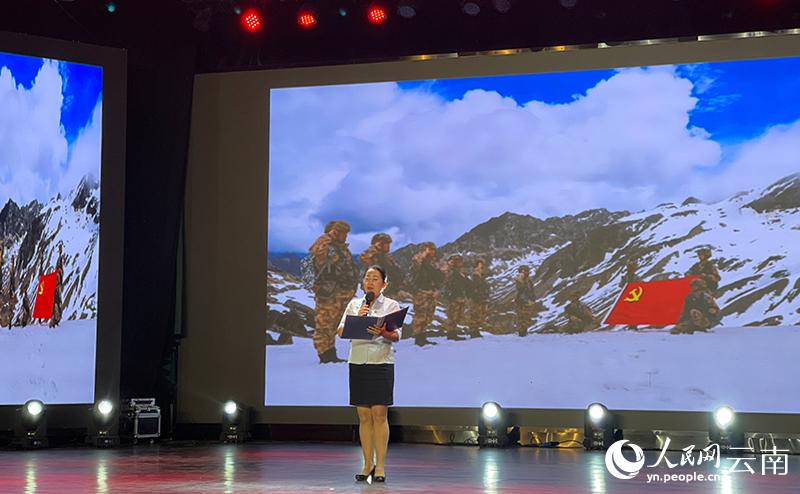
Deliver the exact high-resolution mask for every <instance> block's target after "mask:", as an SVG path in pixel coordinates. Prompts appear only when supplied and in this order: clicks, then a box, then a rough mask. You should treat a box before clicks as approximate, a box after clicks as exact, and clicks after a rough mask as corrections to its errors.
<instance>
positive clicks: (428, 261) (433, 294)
mask: <svg viewBox="0 0 800 494" xmlns="http://www.w3.org/2000/svg"><path fill="white" fill-rule="evenodd" d="M443 277H444V276H443V275H442V272H441V271H440V270H439V268H438V267H437V266H436V245H435V244H434V243H433V242H423V243H421V244H420V246H419V251H418V252H417V253H416V254H415V255H414V257H413V259H412V260H411V273H410V279H409V285H410V287H411V288H412V289H413V291H414V293H413V303H414V319H413V321H411V329H412V333H413V334H414V342H415V344H417V345H418V346H425V345H435V343H434V342H432V341H430V340H428V339H427V337H426V333H425V331H426V330H427V329H428V327H429V326H430V325H431V323H432V322H433V316H434V314H435V313H436V298H437V290H438V289H439V287H440V286H441V284H442V279H443Z"/></svg>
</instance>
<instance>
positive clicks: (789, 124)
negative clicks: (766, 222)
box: [268, 58, 800, 251]
mask: <svg viewBox="0 0 800 494" xmlns="http://www.w3.org/2000/svg"><path fill="white" fill-rule="evenodd" d="M797 74H800V59H797V58H789V59H770V60H755V61H739V62H720V63H707V64H693V65H678V66H660V67H645V68H628V69H620V70H600V71H585V72H573V73H553V74H539V75H522V76H502V77H487V78H474V79H456V80H437V81H421V82H404V83H399V84H397V83H379V84H359V85H348V86H327V87H312V88H290V89H279V90H273V92H272V95H271V102H272V103H271V105H272V106H271V126H270V128H271V132H272V135H271V139H270V195H269V221H270V225H269V239H268V243H269V250H270V251H304V250H305V249H306V248H307V246H308V245H309V244H310V242H311V241H313V239H314V238H315V237H316V236H317V235H318V234H319V231H320V229H321V226H322V225H323V224H324V222H325V221H327V220H329V219H333V218H343V219H347V220H349V221H350V222H351V224H352V225H353V233H352V234H351V237H350V241H351V244H352V245H353V248H354V249H356V250H357V249H359V248H361V247H363V245H365V244H366V243H367V242H368V239H369V237H370V236H371V235H372V234H373V233H375V232H377V231H388V232H390V233H392V234H393V235H394V236H395V237H396V243H395V245H394V247H398V246H401V245H403V244H405V243H407V242H420V241H424V240H433V241H435V242H437V243H444V242H448V241H451V240H453V239H455V238H457V237H458V236H459V235H461V234H463V233H464V232H466V231H468V230H469V229H471V228H472V227H474V226H475V225H477V224H479V223H481V222H483V221H486V220H487V219H489V218H491V217H493V216H497V215H499V214H502V213H503V212H505V211H512V212H516V213H523V214H532V215H534V216H537V217H548V216H553V215H563V214H573V213H577V212H580V211H582V210H585V209H589V208H594V207H606V208H608V209H612V210H621V209H627V210H639V209H646V208H650V207H653V206H655V205H656V204H659V203H662V202H667V201H680V200H682V199H684V198H686V197H687V196H689V195H694V196H697V197H700V198H701V199H704V200H708V201H714V200H720V199H724V198H726V197H728V196H730V195H732V194H734V193H736V192H738V191H740V190H745V189H749V188H752V187H762V186H766V185H769V183H772V182H773V181H775V180H777V179H779V178H781V177H783V176H785V175H788V174H791V173H796V172H800V160H798V159H797V158H796V156H797V154H798V153H797V150H798V149H800V102H799V101H798V98H797V96H796V95H797V94H800V77H798V76H797ZM382 187H385V188H390V189H391V190H392V199H391V200H386V201H377V202H379V203H381V206H380V207H379V208H377V210H376V207H375V204H376V199H375V192H376V190H375V189H380V188H382ZM370 190H372V191H373V192H372V193H370V192H369V191H370Z"/></svg>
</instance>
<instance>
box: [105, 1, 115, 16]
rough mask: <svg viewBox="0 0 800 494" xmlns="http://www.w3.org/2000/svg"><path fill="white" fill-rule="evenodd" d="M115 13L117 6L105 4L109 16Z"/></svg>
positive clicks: (112, 3)
mask: <svg viewBox="0 0 800 494" xmlns="http://www.w3.org/2000/svg"><path fill="white" fill-rule="evenodd" d="M116 11H117V4H116V3H114V2H108V3H107V4H106V12H108V13H109V14H113V13H114V12H116Z"/></svg>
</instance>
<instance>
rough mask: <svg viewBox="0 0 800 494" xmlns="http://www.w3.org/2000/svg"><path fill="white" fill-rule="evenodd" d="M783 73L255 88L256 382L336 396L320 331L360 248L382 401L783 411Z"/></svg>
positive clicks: (793, 174)
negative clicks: (387, 337) (384, 352)
mask: <svg viewBox="0 0 800 494" xmlns="http://www.w3.org/2000/svg"><path fill="white" fill-rule="evenodd" d="M798 74H800V59H796V58H782V59H763V60H752V61H729V62H710V63H697V64H691V65H670V66H649V67H633V68H619V69H609V70H595V71H581V72H569V73H549V74H536V75H514V76H499V77H485V78H471V79H447V80H427V81H418V82H400V83H395V82H386V83H370V84H354V85H340V86H319V87H294V88H281V89H273V90H272V91H271V96H270V101H271V103H270V136H269V150H270V153H269V160H270V161H269V191H268V205H265V206H267V207H268V238H267V255H268V272H267V278H266V280H265V281H266V283H267V286H268V300H266V301H265V302H266V309H267V311H268V327H267V328H266V332H267V335H266V336H267V354H266V370H265V371H266V390H265V404H266V405H267V406H273V405H313V406H332V405H347V403H348V365H347V363H345V362H337V361H336V360H345V359H346V358H347V355H348V349H349V342H348V341H346V340H342V339H339V338H336V337H334V335H333V334H332V332H333V331H335V327H336V326H337V325H338V322H339V318H340V317H341V314H342V311H343V310H344V304H346V302H347V300H349V299H350V297H363V296H364V293H363V291H362V289H361V287H360V276H361V274H362V273H363V271H364V269H365V267H366V266H367V265H368V264H379V265H382V266H383V267H384V268H385V269H386V270H387V271H388V273H389V286H388V288H387V290H386V292H385V295H386V296H389V297H390V298H394V299H396V300H398V301H399V302H400V305H401V306H403V307H406V306H407V307H409V308H410V312H409V317H408V318H407V320H406V325H405V326H404V328H403V335H402V339H401V340H400V341H399V343H396V344H395V345H394V346H395V349H396V355H395V360H396V364H395V368H396V369H395V372H396V378H395V400H394V404H395V405H397V406H411V407H476V406H480V404H481V403H483V402H484V401H487V400H493V401H496V402H498V403H500V404H501V405H502V406H504V407H522V408H577V409H580V408H584V407H586V406H587V405H588V404H589V403H591V402H593V401H600V402H602V403H604V404H605V405H607V406H608V407H609V408H614V409H631V410H698V411H699V410H709V409H712V408H713V407H714V406H716V405H719V404H723V403H725V404H729V405H731V406H732V407H734V408H735V409H737V410H741V411H751V412H797V411H798V410H799V409H798V407H799V406H800V405H798V404H800V387H798V386H797V385H796V383H795V376H796V375H797V371H798V366H797V363H796V362H797V358H796V354H797V348H799V347H800V328H798V325H800V297H798V294H800V248H798V246H800V174H799V173H800V98H798V97H797V95H798V94H800V76H798ZM326 231H327V233H326ZM320 242H321V243H320ZM312 245H316V246H317V248H316V249H314V248H311V247H312ZM319 246H324V248H322V249H320V248H319ZM320 252H324V253H325V254H323V255H319V253H320ZM354 273H355V274H354ZM332 348H335V350H332Z"/></svg>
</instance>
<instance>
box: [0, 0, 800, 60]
mask: <svg viewBox="0 0 800 494" xmlns="http://www.w3.org/2000/svg"><path fill="white" fill-rule="evenodd" d="M493 1H494V0H476V3H478V4H479V5H480V6H481V7H482V8H481V13H480V14H479V15H477V16H475V17H470V16H468V15H466V14H464V13H463V12H462V9H461V6H462V1H461V0H418V1H417V2H416V4H417V6H418V8H417V15H416V16H415V17H414V18H412V19H405V18H402V17H400V16H398V15H397V7H398V4H399V0H384V1H382V2H378V3H381V4H382V5H384V6H385V7H386V9H387V11H388V12H389V14H390V16H389V20H388V21H387V22H386V23H385V24H383V25H381V26H373V25H370V24H369V23H368V22H366V19H365V11H366V8H367V6H368V5H370V4H371V3H373V2H372V1H369V0H320V1H317V2H307V1H301V0H242V1H234V0H115V2H114V3H115V4H116V7H117V8H116V11H115V12H114V13H109V12H108V11H107V9H106V5H107V3H108V1H107V0H25V1H16V2H12V1H8V0H7V1H5V2H3V4H4V5H3V6H2V7H0V30H5V31H13V32H23V33H29V34H36V35H41V36H49V37H54V38H61V39H69V40H76V41H83V42H88V43H94V44H101V45H111V46H119V47H125V48H128V49H129V50H139V51H140V52H141V53H143V54H146V53H151V52H153V51H157V50H159V49H160V48H163V47H171V46H174V45H176V44H179V45H192V46H193V47H194V48H195V49H194V50H192V51H193V52H194V53H196V55H195V58H196V60H195V61H194V65H195V67H196V70H197V72H207V71H220V70H241V69H248V68H256V67H278V66H298V65H320V64H340V63H355V62H362V61H368V60H376V59H386V58H395V57H399V56H407V55H420V54H435V53H454V52H460V53H464V52H475V51H487V50H497V49H515V48H537V47H544V46H553V45H576V44H590V43H597V42H610V43H613V42H621V41H631V40H641V39H658V38H676V37H691V36H696V35H712V34H724V33H739V32H750V31H778V30H785V29H792V28H797V27H800V1H798V0H511V10H510V11H509V12H507V13H505V14H501V13H498V12H497V11H496V9H495V8H494V7H493ZM571 2H574V3H575V5H574V6H573V7H571V8H568V7H564V4H570V3H571ZM252 5H255V6H258V7H259V8H260V9H261V11H262V12H263V16H264V19H265V27H264V29H263V30H262V32H260V33H259V34H257V35H251V34H247V33H244V32H243V31H242V30H241V29H240V27H239V23H238V22H237V21H238V18H237V14H236V12H235V10H236V8H237V7H238V8H246V7H248V6H252ZM309 5H311V6H315V7H316V9H317V11H318V13H319V24H318V25H317V26H316V27H315V28H314V29H312V30H302V29H300V28H299V27H298V25H297V21H296V16H297V12H298V11H299V9H300V8H301V6H309ZM342 8H343V9H345V11H346V12H347V15H345V16H342V15H340V12H339V10H340V9H342ZM135 56H136V55H135V54H134V58H135ZM143 56H146V55H143Z"/></svg>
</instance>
